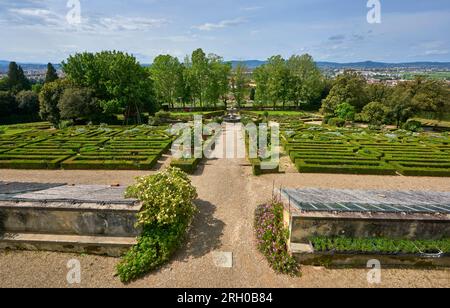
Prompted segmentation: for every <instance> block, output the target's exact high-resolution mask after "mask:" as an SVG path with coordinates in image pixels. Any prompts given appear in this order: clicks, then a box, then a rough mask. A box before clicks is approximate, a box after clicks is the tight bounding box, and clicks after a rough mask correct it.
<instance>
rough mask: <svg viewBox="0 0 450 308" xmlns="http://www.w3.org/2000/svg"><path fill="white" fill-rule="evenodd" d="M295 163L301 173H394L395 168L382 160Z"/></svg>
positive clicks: (300, 160)
mask: <svg viewBox="0 0 450 308" xmlns="http://www.w3.org/2000/svg"><path fill="white" fill-rule="evenodd" d="M295 165H296V167H297V169H298V170H299V172H302V173H341V174H373V175H395V174H396V170H395V169H394V168H393V167H392V166H391V165H389V164H387V163H385V162H382V161H370V160H368V161H356V160H326V159H322V160H310V159H305V160H303V159H297V160H296V161H295Z"/></svg>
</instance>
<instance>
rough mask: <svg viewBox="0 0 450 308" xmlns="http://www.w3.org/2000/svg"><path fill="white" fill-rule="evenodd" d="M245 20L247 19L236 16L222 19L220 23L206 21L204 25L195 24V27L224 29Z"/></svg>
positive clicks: (199, 28) (203, 29) (210, 29)
mask: <svg viewBox="0 0 450 308" xmlns="http://www.w3.org/2000/svg"><path fill="white" fill-rule="evenodd" d="M245 22H246V20H245V19H244V18H236V19H229V20H222V21H220V22H218V23H205V24H203V25H199V26H194V29H198V30H201V31H212V30H216V29H224V28H228V27H234V26H239V25H241V24H243V23H245Z"/></svg>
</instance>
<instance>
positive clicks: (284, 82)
mask: <svg viewBox="0 0 450 308" xmlns="http://www.w3.org/2000/svg"><path fill="white" fill-rule="evenodd" d="M266 68H267V70H268V74H269V82H268V92H269V97H270V101H271V102H272V104H273V107H274V108H276V106H277V104H278V103H280V102H281V103H282V104H283V108H284V107H285V105H286V103H287V102H288V100H289V87H290V74H289V69H288V67H287V65H286V60H284V59H283V57H281V56H274V57H271V58H269V60H268V61H267V64H266Z"/></svg>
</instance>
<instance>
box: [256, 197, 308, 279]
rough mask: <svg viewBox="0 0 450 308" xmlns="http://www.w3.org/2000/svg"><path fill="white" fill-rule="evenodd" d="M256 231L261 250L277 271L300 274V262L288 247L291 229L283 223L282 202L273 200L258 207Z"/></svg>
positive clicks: (294, 274)
mask: <svg viewBox="0 0 450 308" xmlns="http://www.w3.org/2000/svg"><path fill="white" fill-rule="evenodd" d="M255 232H256V239H257V244H258V249H259V251H261V253H262V254H264V255H265V256H266V258H267V260H268V261H269V263H270V265H271V266H272V268H273V269H274V270H275V271H277V272H279V273H281V274H288V275H292V276H297V275H299V273H300V272H299V267H298V264H297V262H296V261H295V259H294V258H293V257H292V256H291V255H290V254H289V252H288V249H287V241H288V238H289V231H288V230H287V229H286V228H285V226H284V223H283V205H282V204H279V203H276V202H271V203H268V204H265V205H261V206H259V207H258V208H257V209H256V214H255Z"/></svg>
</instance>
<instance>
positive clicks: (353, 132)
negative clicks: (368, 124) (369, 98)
mask: <svg viewBox="0 0 450 308" xmlns="http://www.w3.org/2000/svg"><path fill="white" fill-rule="evenodd" d="M281 129H282V145H283V147H284V149H285V151H286V153H287V154H288V155H289V157H290V158H291V160H292V161H293V162H294V163H295V165H296V166H297V168H298V169H299V171H300V172H308V173H328V172H331V173H352V174H389V175H394V174H403V175H416V176H450V165H449V164H450V155H449V154H450V150H449V149H450V146H449V145H448V143H446V141H447V138H445V136H443V137H441V136H435V135H425V134H412V133H408V132H404V131H393V132H379V133H374V132H370V131H367V130H361V129H337V130H336V129H334V130H331V129H330V128H326V127H319V126H306V125H298V126H296V125H290V124H282V125H281Z"/></svg>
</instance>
